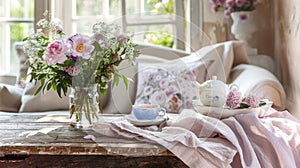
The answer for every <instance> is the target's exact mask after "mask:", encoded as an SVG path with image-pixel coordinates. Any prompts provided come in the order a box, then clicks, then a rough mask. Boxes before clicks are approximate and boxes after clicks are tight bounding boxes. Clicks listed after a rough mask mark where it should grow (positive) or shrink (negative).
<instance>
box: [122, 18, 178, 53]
mask: <svg viewBox="0 0 300 168" xmlns="http://www.w3.org/2000/svg"><path fill="white" fill-rule="evenodd" d="M128 31H129V32H134V40H136V41H139V42H145V43H150V44H156V45H161V46H166V47H171V48H172V47H173V44H174V36H173V34H174V26H173V25H171V24H168V25H150V26H130V27H128Z"/></svg>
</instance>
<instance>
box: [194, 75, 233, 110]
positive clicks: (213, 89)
mask: <svg viewBox="0 0 300 168" xmlns="http://www.w3.org/2000/svg"><path fill="white" fill-rule="evenodd" d="M198 87H199V98H200V101H201V103H202V104H203V105H205V106H214V107H222V106H224V104H225V102H226V96H227V94H228V92H229V87H228V86H227V85H226V84H225V83H224V82H222V81H220V80H217V76H212V80H207V81H205V82H204V83H202V84H199V83H198Z"/></svg>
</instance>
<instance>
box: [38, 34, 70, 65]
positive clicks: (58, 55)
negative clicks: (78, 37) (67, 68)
mask: <svg viewBox="0 0 300 168" xmlns="http://www.w3.org/2000/svg"><path fill="white" fill-rule="evenodd" d="M66 49H67V46H66V43H65V41H64V40H55V41H53V42H52V43H50V44H49V45H48V47H47V49H46V52H45V53H44V55H43V59H44V60H45V61H46V62H47V63H48V64H50V65H53V64H56V63H60V64H62V63H64V62H65V61H66V60H67V57H66V55H65V52H66Z"/></svg>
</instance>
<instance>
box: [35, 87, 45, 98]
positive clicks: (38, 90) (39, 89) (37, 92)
mask: <svg viewBox="0 0 300 168" xmlns="http://www.w3.org/2000/svg"><path fill="white" fill-rule="evenodd" d="M42 88H43V85H41V86H40V87H39V88H38V89H37V90H36V91H35V93H34V95H35V96H36V95H37V94H39V93H40V92H41V90H42Z"/></svg>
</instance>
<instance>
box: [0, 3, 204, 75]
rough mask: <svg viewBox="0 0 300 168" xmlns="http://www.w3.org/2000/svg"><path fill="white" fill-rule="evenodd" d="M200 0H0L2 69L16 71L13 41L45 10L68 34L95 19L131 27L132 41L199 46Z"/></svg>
mask: <svg viewBox="0 0 300 168" xmlns="http://www.w3.org/2000/svg"><path fill="white" fill-rule="evenodd" d="M201 3H202V1H198V0H181V1H175V0H84V1H83V0H63V1H62V0H0V32H1V34H0V39H1V41H0V46H1V47H0V58H1V62H0V74H3V73H16V72H17V71H18V58H17V56H16V54H15V51H14V48H13V45H14V43H15V42H18V41H22V39H23V38H24V37H25V36H26V35H27V34H28V33H29V32H30V31H32V30H33V27H34V25H35V24H33V23H36V21H37V20H39V19H40V18H42V13H43V12H44V11H45V10H46V9H47V10H49V11H50V13H51V15H52V17H53V18H58V19H60V20H61V21H62V23H63V27H64V29H65V32H66V34H67V35H71V34H74V33H89V32H91V26H92V25H93V24H94V23H95V22H96V21H105V22H114V23H118V24H119V25H121V26H122V29H123V31H126V32H134V34H135V40H136V41H139V42H148V43H154V44H157V45H164V46H168V47H173V48H177V49H185V50H187V51H189V50H190V49H191V48H196V49H198V48H200V47H199V45H200V43H199V41H201V40H200V39H201V36H200V34H202V33H199V30H200V31H201V29H202V27H201V23H202V20H201V17H200V16H201V14H200V12H199V11H200V10H199V9H200V8H201V5H202V4H201ZM187 9H188V10H187ZM193 26H194V27H193ZM199 28H200V29H199Z"/></svg>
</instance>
